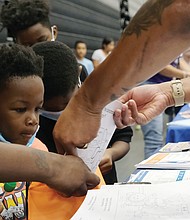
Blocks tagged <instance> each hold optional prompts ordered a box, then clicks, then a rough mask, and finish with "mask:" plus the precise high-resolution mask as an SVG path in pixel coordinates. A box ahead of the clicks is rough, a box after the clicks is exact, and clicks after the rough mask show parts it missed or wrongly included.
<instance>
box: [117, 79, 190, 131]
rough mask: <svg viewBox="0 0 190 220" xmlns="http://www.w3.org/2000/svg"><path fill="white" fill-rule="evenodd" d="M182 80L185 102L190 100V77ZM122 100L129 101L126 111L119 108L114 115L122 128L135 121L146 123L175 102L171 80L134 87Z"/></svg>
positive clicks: (125, 107)
mask: <svg viewBox="0 0 190 220" xmlns="http://www.w3.org/2000/svg"><path fill="white" fill-rule="evenodd" d="M181 81H182V83H183V90H184V92H185V102H190V87H189V84H190V78H186V79H182V80H181ZM142 94H143V96H142ZM120 101H121V102H123V103H125V102H127V106H124V111H123V112H121V111H120V110H117V111H116V113H115V116H114V117H115V121H116V124H117V126H118V127H120V128H122V127H123V126H125V125H131V124H134V123H137V124H146V123H148V122H149V121H151V120H152V119H153V118H154V117H156V116H157V115H159V114H160V113H162V112H163V111H164V110H165V109H166V108H167V107H169V106H173V105H174V104H175V102H174V99H173V96H172V88H171V82H166V83H161V84H155V85H145V86H139V87H136V88H133V89H132V90H130V91H129V92H127V93H126V94H125V95H123V96H121V97H120ZM121 114H122V115H121Z"/></svg>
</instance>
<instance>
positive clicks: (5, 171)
mask: <svg viewBox="0 0 190 220" xmlns="http://www.w3.org/2000/svg"><path fill="white" fill-rule="evenodd" d="M9 181H11V182H13V181H28V182H31V181H37V182H43V183H46V184H47V185H48V186H50V187H52V188H54V189H55V190H57V191H59V192H61V193H63V194H64V195H67V196H71V195H74V196H82V195H85V194H86V193H87V189H91V188H94V187H95V186H96V185H97V184H98V183H99V178H98V177H97V176H96V175H95V174H93V173H91V172H90V171H89V169H88V168H87V166H86V165H85V164H84V163H83V161H82V160H81V159H80V158H78V157H74V156H62V155H57V154H53V153H49V152H44V151H41V150H36V149H32V148H28V147H25V146H21V145H15V144H6V143H0V182H9Z"/></svg>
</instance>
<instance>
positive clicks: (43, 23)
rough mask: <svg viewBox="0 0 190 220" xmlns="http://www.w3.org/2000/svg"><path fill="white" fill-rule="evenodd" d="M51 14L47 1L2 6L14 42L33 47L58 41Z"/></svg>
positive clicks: (0, 15) (1, 15) (25, 0)
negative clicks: (51, 21)
mask: <svg viewBox="0 0 190 220" xmlns="http://www.w3.org/2000/svg"><path fill="white" fill-rule="evenodd" d="M49 13H50V9H49V5H48V1H46V0H35V1H34V0H9V1H4V4H3V5H2V8H1V13H0V20H1V22H2V25H3V28H6V29H7V31H8V33H9V34H10V35H11V36H12V37H13V39H14V42H16V43H19V44H22V45H25V46H32V45H34V44H35V43H38V42H43V41H55V40H56V39H57V36H58V29H57V26H56V25H51V23H50V19H49ZM81 66H82V71H81V75H80V79H81V81H82V82H83V81H84V80H85V79H86V77H87V76H88V73H87V70H86V68H85V67H84V66H83V65H82V64H81Z"/></svg>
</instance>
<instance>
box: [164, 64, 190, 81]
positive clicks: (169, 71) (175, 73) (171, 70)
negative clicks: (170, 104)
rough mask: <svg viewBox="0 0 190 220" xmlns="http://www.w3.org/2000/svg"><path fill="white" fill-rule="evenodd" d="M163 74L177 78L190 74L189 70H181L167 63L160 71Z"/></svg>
mask: <svg viewBox="0 0 190 220" xmlns="http://www.w3.org/2000/svg"><path fill="white" fill-rule="evenodd" d="M160 73H161V74H162V75H163V76H167V77H170V78H173V77H175V78H178V79H183V78H186V77H189V76H190V70H188V71H187V70H186V71H184V70H181V69H177V68H175V67H173V66H172V65H167V66H166V67H165V68H164V69H163V70H161V71H160Z"/></svg>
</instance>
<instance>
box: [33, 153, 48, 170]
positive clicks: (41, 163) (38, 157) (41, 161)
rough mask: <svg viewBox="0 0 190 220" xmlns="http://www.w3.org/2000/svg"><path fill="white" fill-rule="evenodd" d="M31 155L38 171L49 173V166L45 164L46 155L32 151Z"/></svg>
mask: <svg viewBox="0 0 190 220" xmlns="http://www.w3.org/2000/svg"><path fill="white" fill-rule="evenodd" d="M33 155H34V160H35V163H36V166H37V167H38V168H39V169H40V170H43V171H45V172H48V171H49V165H48V163H47V161H46V160H47V158H46V155H45V154H44V152H43V151H40V150H39V151H33Z"/></svg>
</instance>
